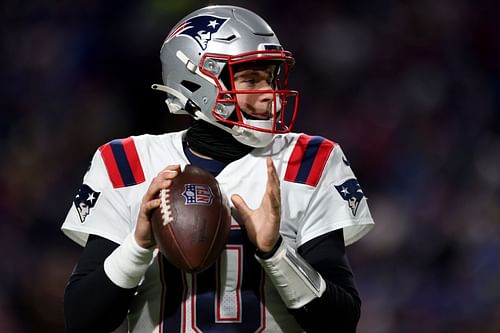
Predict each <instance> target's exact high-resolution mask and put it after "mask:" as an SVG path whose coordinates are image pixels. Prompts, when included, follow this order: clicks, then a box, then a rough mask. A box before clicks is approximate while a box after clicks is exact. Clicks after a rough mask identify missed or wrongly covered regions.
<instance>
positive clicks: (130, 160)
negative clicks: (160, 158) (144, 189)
mask: <svg viewBox="0 0 500 333" xmlns="http://www.w3.org/2000/svg"><path fill="white" fill-rule="evenodd" d="M99 151H100V152H101V156H102V159H103V161H104V165H105V166H106V170H107V172H108V175H109V178H110V180H111V183H112V184H113V187H114V188H120V187H126V186H131V185H137V184H140V183H142V182H144V180H145V177H144V171H143V170H142V166H141V161H140V159H139V155H138V153H137V148H136V146H135V143H134V139H133V138H132V137H128V138H126V139H116V140H113V141H111V142H108V143H106V144H105V145H102V146H101V147H99Z"/></svg>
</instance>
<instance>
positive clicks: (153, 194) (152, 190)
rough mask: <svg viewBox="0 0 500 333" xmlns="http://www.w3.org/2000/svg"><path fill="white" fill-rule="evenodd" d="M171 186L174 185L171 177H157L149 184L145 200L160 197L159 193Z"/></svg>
mask: <svg viewBox="0 0 500 333" xmlns="http://www.w3.org/2000/svg"><path fill="white" fill-rule="evenodd" d="M170 186H172V180H171V179H162V178H160V177H155V178H154V179H153V181H152V182H151V184H150V185H149V188H148V190H147V191H146V194H145V195H144V198H143V201H144V202H147V201H151V200H153V199H155V198H158V193H159V192H160V190H162V189H166V188H169V187H170Z"/></svg>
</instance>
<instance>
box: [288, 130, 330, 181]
mask: <svg viewBox="0 0 500 333" xmlns="http://www.w3.org/2000/svg"><path fill="white" fill-rule="evenodd" d="M334 147H335V143H334V142H332V141H330V140H327V139H325V138H323V137H321V136H309V135H306V134H302V135H301V136H300V137H299V139H298V140H297V143H296V144H295V147H294V148H293V151H292V154H291V155H290V159H289V161H288V166H287V169H286V173H285V178H284V180H286V181H289V182H293V183H301V184H306V185H310V186H316V185H318V182H319V180H320V178H321V175H322V174H323V170H324V168H325V165H326V162H327V161H328V157H329V156H330V153H331V152H332V150H333V148H334Z"/></svg>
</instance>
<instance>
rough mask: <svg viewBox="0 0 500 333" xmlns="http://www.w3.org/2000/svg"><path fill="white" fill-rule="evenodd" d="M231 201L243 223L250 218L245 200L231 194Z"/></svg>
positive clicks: (249, 211) (249, 210)
mask: <svg viewBox="0 0 500 333" xmlns="http://www.w3.org/2000/svg"><path fill="white" fill-rule="evenodd" d="M231 201H232V202H233V205H234V207H236V209H237V210H238V211H239V213H240V215H241V217H242V218H243V220H244V221H246V219H247V218H248V217H249V216H250V213H251V212H252V210H251V209H250V208H249V207H248V205H247V203H246V202H245V200H244V199H243V198H242V197H241V196H240V195H238V194H233V195H232V196H231Z"/></svg>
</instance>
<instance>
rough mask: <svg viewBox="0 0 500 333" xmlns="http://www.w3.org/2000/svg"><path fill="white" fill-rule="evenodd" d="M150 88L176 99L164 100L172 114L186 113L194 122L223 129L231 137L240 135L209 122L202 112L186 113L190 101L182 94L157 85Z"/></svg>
mask: <svg viewBox="0 0 500 333" xmlns="http://www.w3.org/2000/svg"><path fill="white" fill-rule="evenodd" d="M151 88H152V89H154V90H160V91H164V92H166V93H167V94H170V95H172V96H174V97H175V98H176V99H177V101H171V100H169V99H166V100H165V103H166V104H167V106H168V109H169V110H170V111H171V112H172V113H174V114H175V113H180V111H185V112H186V113H188V114H191V115H192V116H193V117H194V119H196V120H199V119H201V120H204V121H206V122H207V123H210V124H212V125H214V126H217V127H218V128H220V129H223V130H224V131H226V132H228V133H229V134H231V135H233V136H237V135H240V133H239V132H240V131H234V130H232V129H231V128H229V127H227V126H224V125H222V124H220V123H219V122H213V121H211V120H210V119H209V118H208V117H207V116H205V114H203V112H201V111H200V110H198V109H195V110H194V112H191V113H190V112H187V111H186V105H187V104H188V103H189V102H190V100H189V99H188V98H187V97H186V96H184V95H183V94H182V93H180V92H178V91H177V90H175V89H173V88H170V87H167V86H164V85H162V84H157V83H155V84H153V85H152V86H151ZM191 103H192V102H191ZM193 104H194V103H193Z"/></svg>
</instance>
